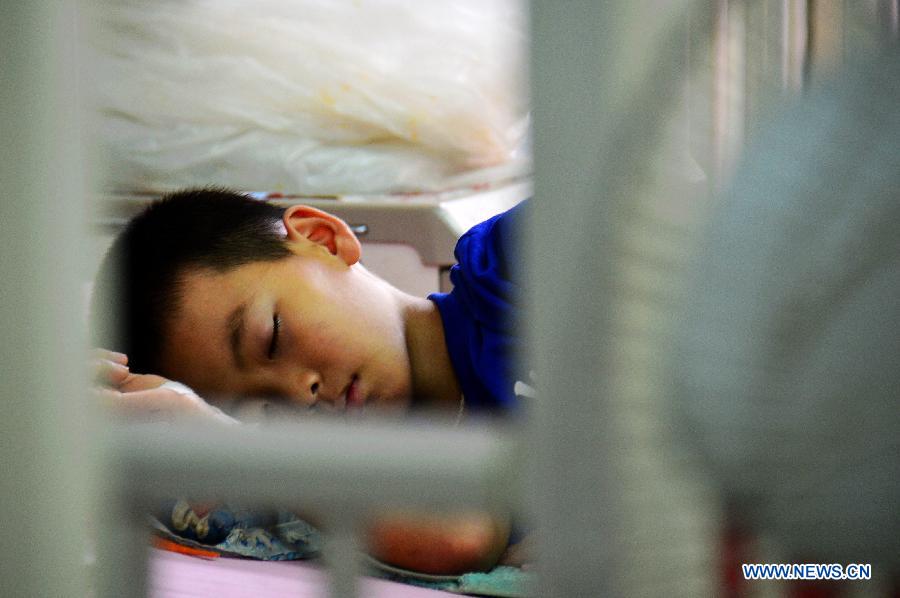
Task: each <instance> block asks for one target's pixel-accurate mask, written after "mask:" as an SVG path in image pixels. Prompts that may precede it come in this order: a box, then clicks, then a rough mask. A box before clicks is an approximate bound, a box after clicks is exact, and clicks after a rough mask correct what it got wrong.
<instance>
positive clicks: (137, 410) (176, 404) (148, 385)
mask: <svg viewBox="0 0 900 598" xmlns="http://www.w3.org/2000/svg"><path fill="white" fill-rule="evenodd" d="M94 374H95V380H96V382H97V384H99V385H100V387H99V388H97V389H96V393H97V394H98V395H99V397H100V398H101V399H102V400H103V401H104V403H105V404H106V405H107V406H108V407H109V408H110V410H111V411H112V412H113V413H116V414H117V415H122V416H125V417H128V418H131V419H138V420H141V421H175V420H178V419H184V418H185V417H194V418H202V419H207V420H211V421H217V422H219V423H224V424H236V423H238V422H237V420H235V419H233V418H231V417H229V416H227V415H225V414H224V413H223V412H222V411H220V410H219V409H216V408H215V407H213V406H212V405H210V404H209V403H207V402H206V401H204V400H203V399H201V398H200V397H199V396H198V395H197V394H196V393H195V392H194V391H192V390H191V389H190V388H188V387H187V386H185V385H183V384H179V383H176V382H172V381H171V380H168V379H166V378H163V377H162V376H157V375H155V374H132V373H131V372H130V371H129V369H128V358H127V357H126V356H125V355H123V354H121V353H114V352H111V351H104V350H98V351H97V352H95V355H94Z"/></svg>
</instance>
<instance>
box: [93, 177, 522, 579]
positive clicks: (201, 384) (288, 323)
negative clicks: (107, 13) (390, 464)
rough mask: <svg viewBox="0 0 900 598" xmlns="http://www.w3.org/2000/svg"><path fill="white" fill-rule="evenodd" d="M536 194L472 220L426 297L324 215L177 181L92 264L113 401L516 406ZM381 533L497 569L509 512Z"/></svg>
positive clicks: (458, 408)
mask: <svg viewBox="0 0 900 598" xmlns="http://www.w3.org/2000/svg"><path fill="white" fill-rule="evenodd" d="M526 205H527V204H522V205H520V206H517V207H515V208H513V209H512V210H510V211H509V212H506V213H504V214H501V215H499V216H496V217H494V218H492V219H490V220H488V221H486V222H484V223H482V224H479V225H477V226H475V227H473V228H472V229H471V230H470V231H469V232H467V233H466V234H465V235H464V236H463V237H462V238H461V239H460V241H459V243H458V244H457V247H456V257H457V260H458V262H459V263H458V264H457V265H456V266H454V267H453V269H452V270H451V275H450V276H451V281H452V282H453V285H454V288H453V290H452V292H450V293H448V294H434V295H430V296H429V297H428V298H418V297H412V296H410V295H407V294H405V293H403V292H401V291H400V290H398V289H396V288H395V287H393V286H391V285H390V284H389V283H387V282H385V281H384V280H382V279H380V278H378V277H377V276H375V275H373V274H372V273H370V272H369V271H368V270H366V269H365V268H364V267H363V266H362V265H361V264H360V263H359V260H360V251H361V247H360V243H359V241H358V239H357V238H356V236H355V235H354V234H353V232H352V231H351V230H350V228H349V227H348V226H347V224H346V223H344V222H343V221H342V220H340V219H339V218H337V217H335V216H333V215H331V214H328V213H326V212H323V211H321V210H318V209H315V208H312V207H308V206H301V205H296V206H291V207H289V208H287V209H282V208H280V207H277V206H274V205H272V204H268V203H265V202H262V201H259V200H256V199H251V198H249V197H246V196H243V195H240V194H237V193H233V192H230V191H227V190H224V189H202V190H189V191H184V192H180V193H175V194H172V195H169V196H167V197H165V198H163V199H162V200H160V201H158V202H156V203H154V204H152V205H151V206H150V207H148V208H147V209H146V210H145V211H144V212H143V213H142V214H140V215H138V216H137V217H136V218H135V219H134V220H133V221H132V222H131V223H130V224H129V225H128V227H127V228H126V229H125V231H124V232H123V233H122V234H121V235H120V236H119V237H118V238H117V239H116V241H115V242H114V243H113V245H112V247H111V248H110V250H109V252H108V254H107V256H106V258H105V259H104V262H103V264H102V265H101V269H100V273H99V274H98V277H97V284H96V290H95V294H94V298H93V303H92V312H93V314H94V316H95V318H94V319H95V320H97V319H98V317H99V316H107V315H111V314H115V315H116V316H117V317H116V320H117V321H118V323H119V326H118V327H117V331H116V333H115V334H110V335H105V336H103V335H101V337H100V338H98V339H97V342H98V345H99V346H104V347H108V348H110V349H113V350H115V351H116V352H118V354H116V353H107V354H105V356H104V359H102V360H101V363H103V364H104V366H103V369H104V371H105V374H106V376H105V379H106V381H107V383H108V384H109V385H110V386H111V387H112V390H111V392H108V393H107V394H112V395H114V396H115V401H114V403H115V404H116V406H117V408H118V409H119V410H120V411H126V412H133V413H139V414H154V415H155V416H160V415H162V416H164V417H182V416H184V415H195V416H201V417H205V418H207V419H209V420H210V421H213V420H218V421H228V420H229V418H228V417H227V416H226V415H224V414H223V413H222V412H221V411H220V410H219V409H218V407H223V408H225V407H227V408H228V410H231V409H233V408H235V406H237V407H238V408H240V405H241V402H242V399H237V405H235V400H234V397H246V398H248V399H253V405H256V406H260V405H261V406H262V409H263V410H270V409H271V410H272V411H274V412H278V413H281V412H289V413H298V414H302V413H305V412H308V411H325V412H338V413H339V412H362V411H375V412H392V413H398V412H401V413H402V412H408V411H410V410H412V409H418V408H420V407H427V408H430V409H433V410H443V411H446V412H449V413H452V414H458V415H461V414H462V413H463V412H465V413H467V414H469V413H479V412H480V413H491V414H498V413H504V412H508V411H512V410H515V408H516V405H517V398H516V396H515V393H514V384H515V380H516V378H517V376H516V375H515V360H514V351H515V350H516V342H517V335H516V332H515V324H516V322H517V320H518V314H517V311H516V310H517V308H516V303H517V302H516V299H517V295H518V292H517V287H516V283H515V281H514V276H513V273H512V268H513V266H512V263H511V262H512V261H514V260H513V259H512V258H513V256H514V253H512V252H513V251H514V246H513V243H514V240H513V239H514V237H515V236H516V232H517V231H516V229H518V228H519V227H520V226H522V225H523V224H522V223H521V221H522V219H523V218H524V217H525V214H526V209H527V208H526ZM98 329H99V327H98ZM126 355H127V358H126V357H125V356H126ZM126 363H127V365H126ZM134 372H147V373H150V372H152V374H135V373H134ZM169 379H170V380H177V381H178V382H179V383H181V384H184V385H187V387H189V388H190V389H192V390H193V391H195V392H191V391H190V390H188V389H187V388H185V387H183V386H179V385H177V384H174V383H172V382H170V381H169ZM198 395H199V396H198ZM200 396H202V397H204V398H203V399H200V398H199V397H200ZM260 398H262V399H263V400H262V401H260V400H259V399H260ZM370 532H371V533H370V545H371V547H372V551H373V553H374V554H375V556H377V557H379V558H381V559H382V560H384V561H386V562H388V563H390V564H394V565H397V566H400V567H405V568H408V569H413V570H417V571H422V572H426V573H459V572H463V571H472V570H483V569H488V568H490V567H492V566H493V565H495V564H496V563H497V562H498V560H499V559H500V557H501V555H502V554H503V552H504V551H505V550H506V548H507V544H508V541H509V525H508V523H507V522H504V521H497V520H496V519H493V518H491V517H489V516H487V515H485V514H481V513H471V514H466V515H460V516H453V517H449V516H409V515H403V516H385V517H382V518H379V519H378V521H377V522H375V523H374V524H373V525H372V529H371V530H370Z"/></svg>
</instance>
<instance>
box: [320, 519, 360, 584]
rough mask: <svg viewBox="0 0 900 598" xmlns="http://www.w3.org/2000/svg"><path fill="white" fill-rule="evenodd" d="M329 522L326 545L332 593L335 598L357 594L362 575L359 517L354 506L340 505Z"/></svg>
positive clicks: (326, 558)
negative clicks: (345, 506)
mask: <svg viewBox="0 0 900 598" xmlns="http://www.w3.org/2000/svg"><path fill="white" fill-rule="evenodd" d="M329 522H330V525H329V528H328V543H327V544H326V546H325V562H326V563H327V564H328V568H329V574H330V577H329V582H330V587H329V595H330V597H331V598H356V597H357V596H359V578H360V576H361V575H362V563H361V561H360V555H361V554H362V547H361V544H360V541H359V530H360V526H359V525H358V518H357V517H356V516H354V515H353V512H352V511H351V510H349V509H340V510H339V511H337V512H334V513H332V514H331V517H330V518H329Z"/></svg>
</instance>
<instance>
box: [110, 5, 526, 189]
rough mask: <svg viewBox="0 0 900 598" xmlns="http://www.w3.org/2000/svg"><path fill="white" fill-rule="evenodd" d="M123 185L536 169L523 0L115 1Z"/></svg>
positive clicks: (400, 181) (362, 184)
mask: <svg viewBox="0 0 900 598" xmlns="http://www.w3.org/2000/svg"><path fill="white" fill-rule="evenodd" d="M98 13H99V15H100V27H99V31H100V35H99V36H97V40H96V42H95V44H94V46H93V47H94V50H95V51H96V64H97V65H98V66H99V71H98V74H99V77H98V78H97V81H96V85H95V86H94V87H95V89H96V92H97V96H98V103H99V108H100V112H101V126H100V130H99V136H100V138H101V141H102V143H103V145H104V147H105V148H106V150H107V159H108V161H109V164H110V168H109V176H110V177H111V182H112V185H113V186H114V187H117V188H123V189H135V188H139V189H152V190H164V189H171V188H177V187H184V186H193V185H208V184H220V185H227V186H231V187H236V188H239V189H244V190H269V191H282V192H292V193H309V194H339V193H384V192H396V191H419V190H438V189H446V188H451V187H455V186H460V185H469V184H479V183H484V182H490V181H494V180H501V179H508V178H512V177H515V176H520V175H522V174H525V173H527V172H528V171H529V169H530V162H529V149H528V130H529V126H528V123H529V114H528V101H527V93H526V90H525V80H526V73H525V66H526V65H525V47H526V43H525V42H526V38H525V36H526V21H525V10H524V6H523V3H522V2H521V0H490V1H484V0H448V1H441V2H419V1H416V0H379V1H378V2H363V1H360V0H356V1H354V0H292V1H286V0H254V1H250V0H240V1H239V0H192V1H185V2H172V1H161V2H141V1H137V0H134V1H125V2H109V3H108V4H102V5H101V7H100V10H98Z"/></svg>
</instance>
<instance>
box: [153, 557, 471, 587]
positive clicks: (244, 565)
mask: <svg viewBox="0 0 900 598" xmlns="http://www.w3.org/2000/svg"><path fill="white" fill-rule="evenodd" d="M327 584H328V578H327V572H326V571H324V570H323V569H321V568H320V567H318V566H316V565H314V564H312V563H310V562H306V561H280V562H274V561H255V560H245V559H232V558H216V559H201V558H197V557H193V556H186V555H182V554H176V553H174V552H169V551H165V550H159V549H152V550H151V554H150V562H149V579H148V586H149V591H148V596H150V597H151V598H176V597H178V598H189V597H190V598H201V597H213V596H215V597H216V598H238V597H247V596H253V598H319V597H322V596H327V591H328V585H327ZM360 595H361V596H366V597H367V598H370V597H371V598H440V597H441V596H444V597H448V596H451V597H455V598H459V595H458V594H452V593H450V592H443V591H438V590H431V589H426V588H419V587H415V586H410V585H406V584H402V583H397V582H393V581H387V580H383V579H375V578H371V577H364V578H362V580H361V582H360Z"/></svg>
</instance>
